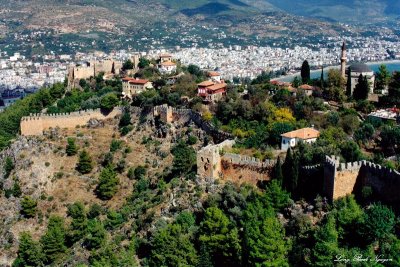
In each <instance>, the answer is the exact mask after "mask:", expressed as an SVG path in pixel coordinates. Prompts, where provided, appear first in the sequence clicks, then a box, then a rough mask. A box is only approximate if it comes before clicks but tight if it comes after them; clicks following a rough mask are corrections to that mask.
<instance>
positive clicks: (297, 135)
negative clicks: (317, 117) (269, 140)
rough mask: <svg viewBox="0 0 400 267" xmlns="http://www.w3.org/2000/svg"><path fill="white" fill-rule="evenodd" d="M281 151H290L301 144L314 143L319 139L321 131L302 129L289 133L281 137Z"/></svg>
mask: <svg viewBox="0 0 400 267" xmlns="http://www.w3.org/2000/svg"><path fill="white" fill-rule="evenodd" d="M281 137H282V142H281V150H284V151H286V150H288V149H289V148H291V147H295V146H296V145H297V144H298V143H299V142H304V143H308V144H311V143H314V142H315V141H317V138H318V137H319V131H317V130H315V129H314V128H302V129H299V130H295V131H292V132H287V133H284V134H282V135H281Z"/></svg>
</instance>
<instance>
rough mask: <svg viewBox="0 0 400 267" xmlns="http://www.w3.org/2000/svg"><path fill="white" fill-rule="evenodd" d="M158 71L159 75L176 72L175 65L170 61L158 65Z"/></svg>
mask: <svg viewBox="0 0 400 267" xmlns="http://www.w3.org/2000/svg"><path fill="white" fill-rule="evenodd" d="M158 70H159V71H160V73H161V74H171V73H174V72H175V71H176V63H175V62H172V61H163V62H161V63H160V64H158Z"/></svg>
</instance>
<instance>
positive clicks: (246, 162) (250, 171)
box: [197, 140, 276, 184]
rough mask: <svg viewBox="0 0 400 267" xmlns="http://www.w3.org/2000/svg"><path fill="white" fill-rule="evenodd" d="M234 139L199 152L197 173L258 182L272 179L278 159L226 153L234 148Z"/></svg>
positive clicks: (206, 176)
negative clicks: (264, 159)
mask: <svg viewBox="0 0 400 267" xmlns="http://www.w3.org/2000/svg"><path fill="white" fill-rule="evenodd" d="M234 144H235V141H234V140H226V141H224V142H222V143H220V144H218V145H208V146H206V147H204V148H202V149H201V150H200V151H199V152H198V153H197V174H198V175H199V176H200V177H204V178H213V179H222V180H233V181H239V180H240V181H241V182H248V183H251V184H257V183H258V182H259V181H266V180H269V179H270V175H269V174H270V170H271V169H272V167H273V166H275V164H276V161H274V160H267V161H264V162H262V161H260V160H259V159H256V158H253V157H248V156H243V155H238V154H232V153H225V152H224V150H226V149H229V148H232V146H233V145H234Z"/></svg>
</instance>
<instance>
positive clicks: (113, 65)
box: [111, 62, 115, 74]
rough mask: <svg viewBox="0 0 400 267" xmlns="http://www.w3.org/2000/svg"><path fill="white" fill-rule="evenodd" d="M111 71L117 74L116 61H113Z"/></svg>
mask: <svg viewBox="0 0 400 267" xmlns="http://www.w3.org/2000/svg"><path fill="white" fill-rule="evenodd" d="M111 73H112V74H115V63H114V62H113V63H112V66H111Z"/></svg>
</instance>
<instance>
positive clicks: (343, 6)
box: [155, 0, 400, 23]
mask: <svg viewBox="0 0 400 267" xmlns="http://www.w3.org/2000/svg"><path fill="white" fill-rule="evenodd" d="M155 2H160V3H163V4H165V5H166V6H168V7H170V8H173V9H176V10H178V11H179V12H181V13H182V14H185V15H187V16H194V15H216V14H220V13H226V12H230V11H242V12H268V11H278V10H279V11H285V12H288V13H290V14H293V15H300V16H310V17H314V18H321V19H326V20H329V21H339V22H346V23H350V22H354V23H374V22H381V21H385V20H391V19H397V18H398V17H399V15H400V0H213V1H207V0H198V1H191V0H160V1H155Z"/></svg>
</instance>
